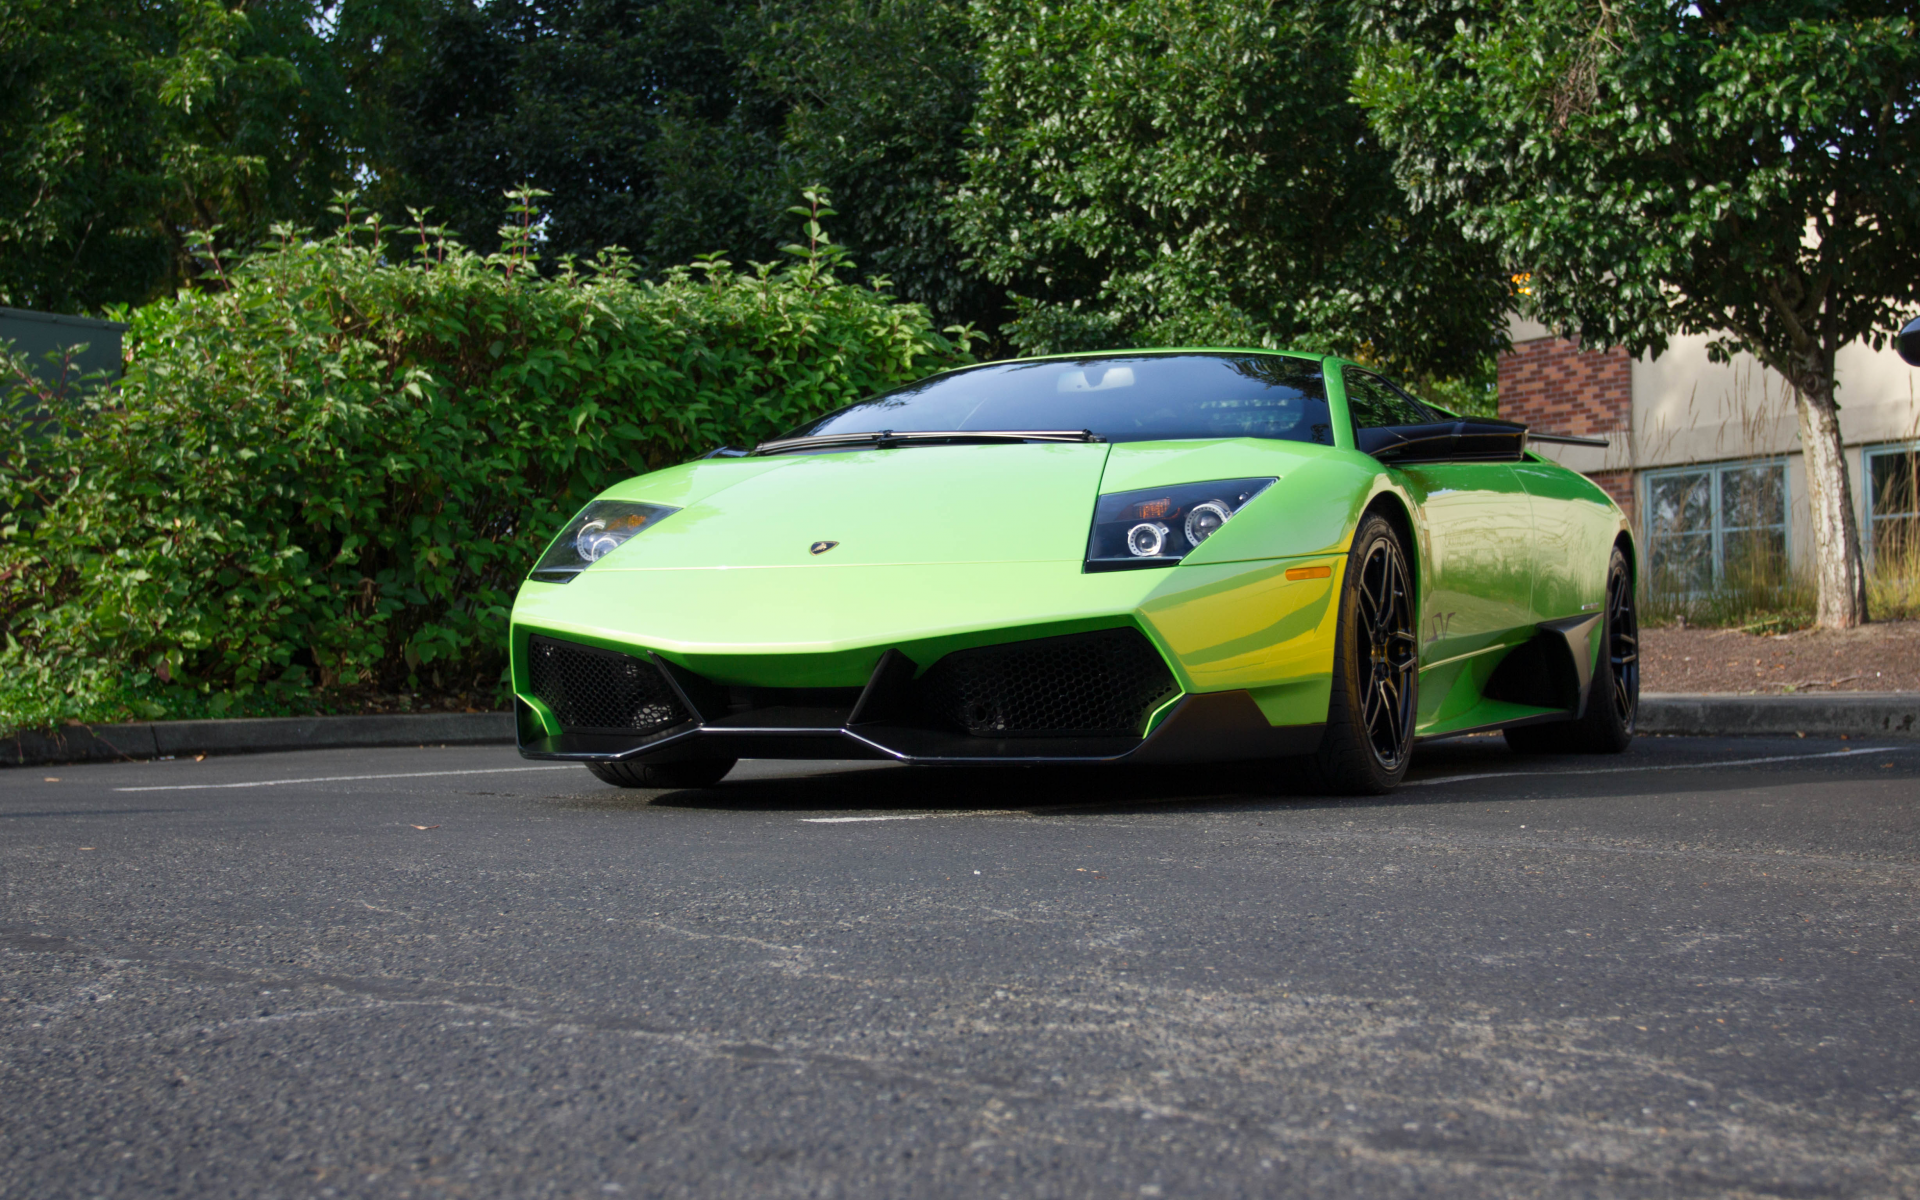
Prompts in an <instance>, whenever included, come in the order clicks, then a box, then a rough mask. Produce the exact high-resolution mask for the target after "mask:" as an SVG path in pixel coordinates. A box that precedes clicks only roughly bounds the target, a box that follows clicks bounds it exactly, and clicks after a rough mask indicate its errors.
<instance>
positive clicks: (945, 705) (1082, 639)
mask: <svg viewBox="0 0 1920 1200" xmlns="http://www.w3.org/2000/svg"><path fill="white" fill-rule="evenodd" d="M1178 690H1179V689H1178V688H1177V687H1176V686H1175V684H1174V682H1173V673H1172V672H1170V671H1168V670H1167V664H1166V662H1165V660H1163V659H1162V658H1161V657H1160V655H1159V654H1158V653H1157V652H1155V650H1154V648H1153V646H1152V645H1151V644H1149V643H1148V641H1147V639H1146V638H1145V637H1144V636H1142V635H1141V633H1140V631H1139V630H1137V629H1105V630H1101V631H1100V632H1099V633H1075V634H1069V635H1067V636H1065V637H1051V638H1037V639H1035V640H1033V641H1030V642H1011V643H1008V644H1006V645H1002V646H983V647H981V648H980V649H978V650H960V651H956V652H955V653H952V654H949V655H947V656H946V657H945V658H942V659H941V660H940V661H939V662H937V663H934V664H933V666H932V667H931V668H930V669H929V670H928V671H927V673H926V674H925V675H923V676H921V677H920V679H919V681H918V683H917V684H916V691H917V692H918V698H919V703H920V708H921V710H922V711H923V712H924V713H925V714H926V715H927V716H929V717H931V718H933V719H934V720H936V721H938V722H939V723H941V724H944V725H949V726H958V727H959V728H961V729H964V730H966V731H967V732H968V733H971V734H974V735H975V736H978V737H1043V736H1044V737H1066V736H1080V737H1091V736H1126V737H1138V736H1140V734H1141V733H1142V732H1144V731H1145V729H1146V726H1147V718H1148V717H1150V716H1152V715H1153V710H1154V709H1156V708H1158V707H1160V705H1162V704H1164V703H1166V701H1167V700H1169V699H1171V698H1172V697H1173V695H1174V694H1175V693H1176V692H1177V691H1178Z"/></svg>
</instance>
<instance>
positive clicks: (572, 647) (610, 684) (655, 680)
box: [528, 636, 693, 734]
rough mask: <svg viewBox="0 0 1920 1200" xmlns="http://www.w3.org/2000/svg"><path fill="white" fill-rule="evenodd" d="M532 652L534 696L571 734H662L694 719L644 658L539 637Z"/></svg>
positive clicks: (661, 676) (529, 656)
mask: <svg viewBox="0 0 1920 1200" xmlns="http://www.w3.org/2000/svg"><path fill="white" fill-rule="evenodd" d="M528 651H529V654H528V659H529V661H528V667H529V674H530V675H531V677H532V683H533V694H534V695H535V696H537V697H539V699H540V702H541V703H542V704H544V705H546V706H547V707H548V708H550V709H552V710H553V715H554V716H556V717H559V718H560V725H561V727H562V728H563V729H565V730H566V731H567V732H568V733H643V734H644V733H658V732H660V731H661V730H664V729H671V728H673V727H674V726H675V725H679V724H683V723H684V722H687V721H691V720H692V719H693V714H692V713H689V712H688V711H687V709H686V706H685V705H683V704H682V703H681V702H680V697H679V696H678V695H676V694H675V693H674V690H673V686H672V685H671V684H669V683H668V682H667V679H666V677H665V676H664V675H662V674H661V673H660V668H658V667H656V666H654V665H653V664H652V663H651V662H648V661H647V660H645V659H642V658H635V657H633V656H632V655H630V654H620V653H617V652H615V651H612V650H602V649H600V648H598V647H596V646H582V645H580V644H578V643H577V642H563V641H560V640H559V639H557V638H549V637H538V636H535V637H534V638H532V639H530V644H529V646H528Z"/></svg>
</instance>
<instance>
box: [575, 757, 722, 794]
mask: <svg viewBox="0 0 1920 1200" xmlns="http://www.w3.org/2000/svg"><path fill="white" fill-rule="evenodd" d="M739 761H740V760H739V759H737V758H696V759H690V760H688V761H686V762H667V763H630V762H590V763H588V764H587V770H589V771H592V772H593V777H594V778H595V779H598V780H599V781H600V782H602V783H611V784H613V785H614V786H616V787H627V788H704V787H712V786H713V785H714V784H716V783H719V782H720V780H721V779H723V778H725V777H726V774H727V772H728V771H731V770H733V765H734V764H735V763H737V762H739Z"/></svg>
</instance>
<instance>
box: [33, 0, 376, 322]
mask: <svg viewBox="0 0 1920 1200" xmlns="http://www.w3.org/2000/svg"><path fill="white" fill-rule="evenodd" d="M322 16H323V13H322V10H321V9H320V8H318V7H317V6H316V4H315V3H314V0H255V2H253V3H249V4H246V5H244V6H241V7H235V8H231V9H229V8H225V7H223V6H222V5H221V4H219V3H217V2H215V0H171V2H168V3H154V4H148V3H134V2H131V0H11V2H10V3H8V4H6V5H4V6H0V303H5V304H9V305H17V306H20V307H26V308H42V309H54V310H66V311H71V310H74V309H97V308H99V307H100V306H102V305H105V304H111V303H134V302H139V301H143V300H147V299H150V298H152V297H154V296H156V295H162V294H165V293H167V292H170V291H171V290H172V289H173V288H175V287H177V286H178V285H179V284H181V283H182V282H185V281H187V280H190V279H192V278H194V277H196V276H197V275H199V274H200V273H201V272H202V271H204V270H206V269H208V268H210V267H211V266H212V265H213V264H212V262H211V261H210V259H209V257H208V255H207V254H206V252H205V251H206V249H208V248H211V250H212V252H213V254H215V255H218V254H220V253H230V252H231V251H233V250H234V249H236V248H238V247H244V246H247V245H251V244H253V243H255V242H257V241H258V240H259V239H260V238H262V237H264V236H265V235H266V232H267V229H268V227H269V226H270V225H271V224H272V223H274V222H275V221H279V220H297V221H313V220H317V219H318V218H320V217H321V216H323V215H324V211H325V205H326V203H327V200H328V198H329V197H330V196H331V195H332V193H333V191H334V189H336V188H338V187H341V186H343V185H344V184H345V183H346V182H347V181H348V180H349V178H350V176H351V173H352V167H351V163H350V156H349V154H348V151H347V143H348V142H349V141H350V137H349V135H348V133H347V129H348V127H349V125H350V124H351V123H352V109H353V106H352V104H351V103H350V102H349V98H348V95H347V92H346V89H345V79H344V76H343V75H342V74H341V73H340V72H339V71H338V70H337V69H336V65H335V62H334V58H333V56H332V54H331V52H330V49H329V46H328V44H327V41H326V38H325V36H324V29H325V22H324V21H323V20H322Z"/></svg>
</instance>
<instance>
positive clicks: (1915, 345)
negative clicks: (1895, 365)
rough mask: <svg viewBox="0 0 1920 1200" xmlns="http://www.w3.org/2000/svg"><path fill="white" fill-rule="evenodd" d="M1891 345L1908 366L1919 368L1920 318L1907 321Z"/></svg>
mask: <svg viewBox="0 0 1920 1200" xmlns="http://www.w3.org/2000/svg"><path fill="white" fill-rule="evenodd" d="M1893 344H1894V345H1895V346H1896V347H1898V348H1899V350H1900V357H1901V358H1903V359H1905V360H1907V363H1908V365H1909V366H1915V367H1920V317H1915V318H1914V319H1913V320H1911V321H1908V322H1907V324H1906V328H1904V329H1902V330H1901V331H1900V336H1899V337H1897V338H1895V339H1894V342H1893Z"/></svg>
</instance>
